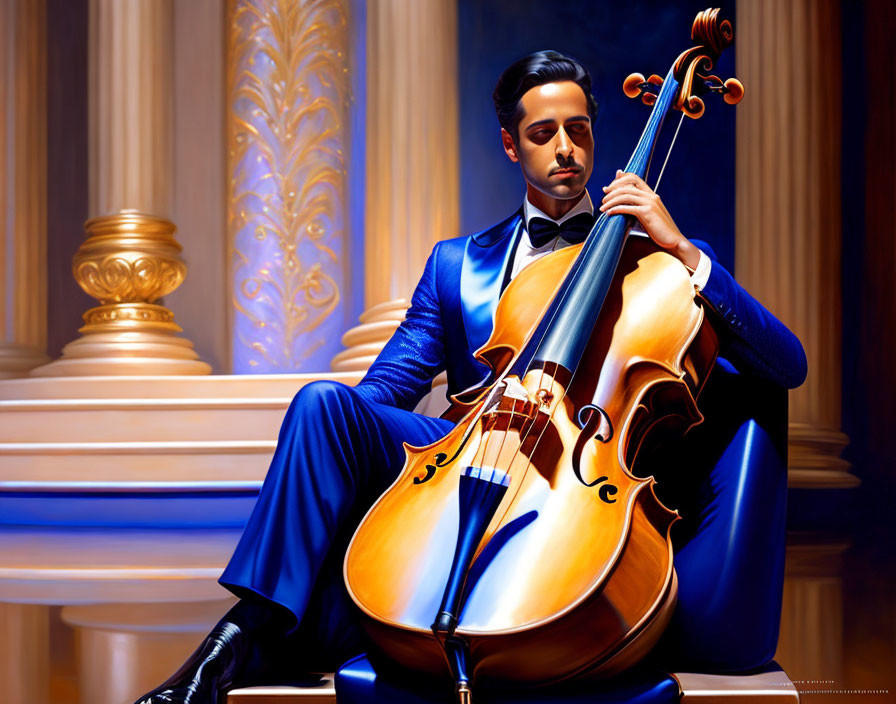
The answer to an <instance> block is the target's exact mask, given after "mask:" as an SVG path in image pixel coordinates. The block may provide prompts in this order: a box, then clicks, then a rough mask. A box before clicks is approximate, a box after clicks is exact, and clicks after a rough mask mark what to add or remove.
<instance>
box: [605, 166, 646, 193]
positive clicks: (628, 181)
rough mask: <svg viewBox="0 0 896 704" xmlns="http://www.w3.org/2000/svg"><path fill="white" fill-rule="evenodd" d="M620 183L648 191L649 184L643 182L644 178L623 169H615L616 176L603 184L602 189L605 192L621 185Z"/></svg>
mask: <svg viewBox="0 0 896 704" xmlns="http://www.w3.org/2000/svg"><path fill="white" fill-rule="evenodd" d="M622 185H630V186H632V187H634V188H638V189H640V190H647V191H650V186H648V185H647V184H646V183H645V182H644V179H642V178H641V177H640V176H638V175H637V174H633V173H626V172H623V171H619V170H618V169H617V170H616V178H614V179H613V180H612V181H611V182H610V183H609V185H607V186H604V189H603V190H604V192H605V193H606V192H608V191H610V190H612V189H614V188H618V187H619V186H622Z"/></svg>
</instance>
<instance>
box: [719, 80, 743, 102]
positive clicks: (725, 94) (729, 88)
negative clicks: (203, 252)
mask: <svg viewBox="0 0 896 704" xmlns="http://www.w3.org/2000/svg"><path fill="white" fill-rule="evenodd" d="M743 97H744V84H743V83H741V82H740V81H739V80H737V79H736V78H729V79H728V80H727V81H725V84H724V87H723V88H722V100H724V101H725V102H726V103H728V104H729V105H737V104H738V103H739V102H740V100H741V98H743Z"/></svg>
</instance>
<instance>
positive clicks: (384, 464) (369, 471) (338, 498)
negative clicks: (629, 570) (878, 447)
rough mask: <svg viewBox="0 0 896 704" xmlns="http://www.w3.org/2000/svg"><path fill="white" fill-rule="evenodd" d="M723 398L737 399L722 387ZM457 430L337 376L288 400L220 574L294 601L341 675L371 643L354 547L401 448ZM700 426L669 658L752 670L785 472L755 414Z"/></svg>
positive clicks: (778, 552) (681, 482) (762, 653)
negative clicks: (356, 583) (345, 575)
mask: <svg viewBox="0 0 896 704" xmlns="http://www.w3.org/2000/svg"><path fill="white" fill-rule="evenodd" d="M707 395H708V396H709V397H710V399H711V398H712V396H713V393H712V390H711V389H710V390H709V391H708V393H707ZM717 395H719V397H720V398H721V399H722V400H723V401H724V402H728V401H729V399H730V396H729V395H727V392H726V390H725V388H724V385H723V386H722V388H721V389H720V390H719V391H718V392H717ZM729 405H730V403H729ZM740 407H741V406H739V408H740ZM785 412H786V407H785ZM785 418H786V416H785ZM450 427H451V424H450V423H448V422H447V421H443V420H440V419H435V418H427V417H424V416H419V415H416V414H414V413H410V412H408V411H403V410H400V409H396V408H392V407H389V406H383V405H381V404H377V403H374V402H371V401H369V400H367V399H366V398H364V397H363V395H362V394H360V393H359V392H358V391H356V390H355V389H353V388H349V387H347V386H344V385H342V384H338V383H335V382H325V381H319V382H315V383H312V384H309V385H307V386H305V387H304V388H302V390H301V391H300V392H299V393H298V394H297V396H296V397H295V399H294V400H293V402H292V404H291V405H290V408H289V411H288V412H287V414H286V417H285V419H284V421H283V426H282V428H281V431H280V437H279V441H278V444H277V449H276V451H275V453H274V458H273V461H272V462H271V467H270V470H269V472H268V474H267V477H266V478H265V481H264V485H263V486H262V489H261V492H260V495H259V498H258V502H257V504H256V506H255V509H254V511H253V513H252V515H251V517H250V519H249V521H248V524H247V525H246V529H245V532H244V534H243V536H242V539H241V540H240V542H239V544H238V546H237V548H236V551H235V552H234V554H233V557H232V558H231V561H230V563H229V564H228V566H227V568H226V569H225V571H224V573H223V575H222V576H221V578H220V582H221V584H222V585H224V586H225V587H227V588H228V589H230V590H231V591H232V592H234V593H235V594H236V595H237V596H240V597H248V598H256V599H257V598H263V599H265V600H267V601H269V602H273V603H274V604H276V605H278V606H279V607H282V610H283V614H284V616H285V618H287V619H288V620H289V621H290V624H289V625H290V626H291V631H292V636H291V637H292V638H293V640H294V642H295V643H296V644H297V645H296V648H297V649H298V650H299V651H300V654H298V655H296V657H301V658H302V660H303V664H304V666H305V667H307V668H308V669H311V670H318V671H320V670H334V669H336V668H337V667H338V666H339V665H340V664H341V663H342V662H344V661H345V660H346V659H348V658H349V657H351V656H353V655H355V654H357V653H359V652H362V651H363V650H364V649H365V648H366V646H367V644H366V643H365V640H364V636H363V633H362V631H361V628H360V626H359V621H358V616H357V611H356V609H355V607H354V605H353V604H352V603H351V601H350V598H349V597H348V594H347V592H346V590H345V587H344V584H343V579H342V561H343V558H344V553H345V549H346V547H347V545H348V541H349V540H350V539H351V535H352V533H353V532H354V530H355V528H356V526H357V524H358V523H359V522H360V520H361V518H362V517H363V515H364V513H365V512H366V511H367V509H368V508H369V506H370V505H371V504H372V503H373V502H374V501H375V500H376V498H377V497H378V496H379V495H380V494H381V493H382V492H383V491H384V490H385V489H386V488H387V487H388V486H389V485H390V484H391V482H392V481H393V480H394V479H395V477H396V476H397V474H398V472H399V471H400V470H401V467H402V466H403V463H404V458H405V453H404V449H403V447H402V442H403V441H404V442H408V443H410V444H413V445H425V444H429V443H431V442H433V441H434V440H436V439H438V438H440V437H442V436H443V435H444V434H445V433H446V432H447V431H448V430H449V429H450ZM699 430H701V432H702V433H703V435H702V436H701V435H700V434H697V436H696V437H695V438H694V439H693V441H692V442H691V444H692V445H697V446H699V447H700V448H701V449H700V451H699V452H703V453H704V454H706V453H707V452H708V453H709V457H704V458H701V460H702V461H703V462H704V464H706V465H707V466H706V467H705V468H703V469H701V470H699V471H696V470H694V468H693V466H692V465H693V464H694V456H695V452H693V451H687V452H686V453H685V456H683V458H682V459H681V461H676V460H675V459H674V456H672V455H670V454H669V453H667V452H664V453H663V456H662V457H663V459H662V465H663V466H664V467H665V469H666V474H668V475H670V476H669V478H668V479H663V478H661V481H660V485H661V486H662V485H664V484H666V485H668V484H670V483H671V485H672V486H673V487H677V488H678V489H681V487H683V486H688V487H690V488H691V489H692V490H689V492H688V497H689V498H688V499H685V500H684V503H685V504H687V503H688V502H689V501H690V502H691V504H692V505H690V506H688V515H689V516H690V518H689V520H688V521H682V524H683V526H682V529H681V530H680V531H679V540H678V541H677V544H676V546H675V547H676V556H675V565H676V571H677V573H678V579H679V603H678V607H677V611H676V614H675V616H674V619H673V622H672V624H671V626H670V628H669V630H668V631H667V634H666V636H664V641H663V642H662V643H661V645H660V648H659V649H658V652H660V653H661V654H662V657H663V658H665V661H664V666H668V667H692V668H701V669H706V670H718V671H724V670H729V671H735V670H745V669H748V668H751V667H757V666H759V665H762V664H764V663H766V662H768V661H769V660H770V659H771V658H772V657H773V655H774V650H775V645H776V643H777V633H778V619H779V614H780V585H781V580H782V578H783V577H782V570H783V549H784V522H783V521H784V500H785V496H786V472H785V471H782V465H781V461H780V458H779V457H777V456H776V453H775V450H774V447H773V444H772V443H771V441H770V440H769V437H768V434H767V432H766V430H765V429H763V427H761V426H760V425H759V424H757V423H756V422H755V421H754V420H751V419H749V418H738V417H734V418H733V421H732V420H731V419H730V418H729V419H728V420H726V421H725V422H724V423H722V424H721V425H720V424H719V422H716V424H715V425H713V424H712V423H709V422H708V423H707V424H705V426H704V427H702V428H701V429H699ZM693 435H694V434H692V435H691V436H689V437H692V436H693ZM707 438H709V439H707ZM699 452H697V454H699ZM674 493H675V492H673V495H674ZM673 500H674V496H673Z"/></svg>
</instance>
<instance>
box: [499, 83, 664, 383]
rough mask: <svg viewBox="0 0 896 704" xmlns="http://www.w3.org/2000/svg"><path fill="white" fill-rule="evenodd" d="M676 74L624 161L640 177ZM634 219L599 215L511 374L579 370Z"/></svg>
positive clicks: (645, 167)
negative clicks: (549, 368)
mask: <svg viewBox="0 0 896 704" xmlns="http://www.w3.org/2000/svg"><path fill="white" fill-rule="evenodd" d="M673 73H674V68H672V69H669V73H668V75H667V76H666V79H665V80H664V81H663V87H662V90H661V92H660V94H659V96H658V97H657V100H656V103H655V104H654V106H653V110H652V112H651V113H650V119H649V120H648V121H647V125H646V126H645V127H644V131H643V133H642V134H641V138H640V139H639V140H638V144H637V145H636V146H635V150H634V152H633V153H632V156H631V158H630V159H629V162H628V165H627V166H626V171H627V172H631V173H635V174H637V175H638V176H640V177H641V178H645V177H646V176H647V171H648V169H649V167H650V159H651V156H652V155H653V150H654V146H655V145H656V141H657V138H658V136H659V133H660V130H661V129H662V126H663V120H664V118H665V116H666V113H667V112H668V110H669V109H670V107H671V105H672V103H673V101H674V100H675V97H676V94H677V88H678V82H677V81H676V80H675V77H674V75H673ZM634 222H635V218H634V217H633V216H631V215H610V216H608V215H606V214H603V215H601V216H600V217H599V218H598V220H597V222H596V223H595V224H594V227H593V228H592V229H591V232H590V234H589V235H588V238H587V239H586V240H585V245H584V246H583V247H582V251H581V252H580V253H579V256H578V257H577V259H576V262H575V264H574V265H573V267H572V268H571V270H570V272H569V273H568V274H567V276H566V279H565V280H564V282H563V285H562V286H561V287H560V290H559V291H558V293H557V295H556V296H555V297H554V300H553V301H552V303H551V305H550V307H549V308H548V310H547V311H546V313H545V314H544V316H543V317H542V320H541V323H540V324H539V326H538V328H537V329H536V331H535V334H534V335H533V336H532V337H531V338H530V340H529V343H528V344H527V346H526V349H525V350H524V352H523V354H521V355H520V356H519V357H518V358H517V361H516V362H515V364H514V365H513V369H512V373H514V374H518V375H519V376H520V377H521V378H522V377H523V376H525V371H526V370H527V369H528V368H529V366H530V365H531V364H532V363H535V364H538V365H539V366H541V365H544V364H547V363H553V364H557V365H559V366H561V367H564V368H565V369H566V370H567V371H568V372H570V373H572V372H574V371H575V370H576V368H577V367H578V365H579V362H580V361H581V358H582V354H583V353H584V351H585V346H586V345H587V344H588V340H589V338H590V337H591V331H592V329H593V327H594V322H595V321H596V320H597V317H598V315H599V314H600V311H601V308H602V307H603V304H604V300H605V298H606V296H607V291H608V290H609V289H610V284H611V282H612V281H613V276H614V275H615V273H616V268H617V266H618V265H619V257H620V256H621V254H622V248H623V247H624V245H625V241H626V239H627V237H628V232H629V230H630V229H631V227H632V225H633V224H634Z"/></svg>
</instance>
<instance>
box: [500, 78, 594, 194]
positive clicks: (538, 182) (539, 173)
mask: <svg viewBox="0 0 896 704" xmlns="http://www.w3.org/2000/svg"><path fill="white" fill-rule="evenodd" d="M520 107H521V108H522V112H523V117H522V119H521V120H520V123H519V127H518V129H517V132H518V135H519V136H518V137H517V140H516V141H515V142H514V140H513V138H512V137H511V136H510V134H509V133H508V132H507V130H503V129H502V130H501V137H502V139H503V142H504V150H505V151H506V152H507V156H509V157H510V160H511V161H514V162H519V164H520V167H521V168H522V170H523V176H524V177H525V179H526V182H527V183H528V184H529V190H530V194H531V191H532V189H535V190H536V191H538V192H539V193H540V194H543V195H544V196H547V197H548V198H556V199H558V200H568V199H571V198H576V197H577V196H579V195H580V194H581V193H582V191H584V190H585V184H586V183H588V179H589V178H590V176H591V170H592V169H593V167H594V136H593V135H592V133H591V120H590V118H589V117H588V103H587V102H586V100H585V93H584V91H583V90H582V89H581V88H580V87H579V86H578V85H577V84H576V83H574V82H572V81H560V82H557V83H545V84H543V85H540V86H536V87H535V88H532V89H530V90H528V91H527V92H526V93H524V94H523V97H522V99H521V100H520ZM531 195H537V194H531Z"/></svg>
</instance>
